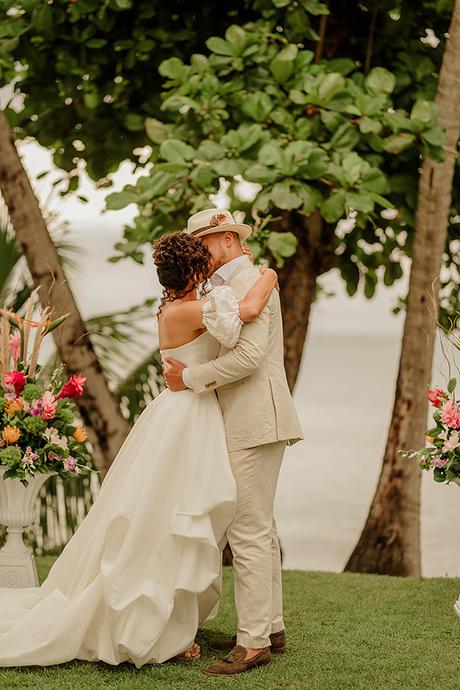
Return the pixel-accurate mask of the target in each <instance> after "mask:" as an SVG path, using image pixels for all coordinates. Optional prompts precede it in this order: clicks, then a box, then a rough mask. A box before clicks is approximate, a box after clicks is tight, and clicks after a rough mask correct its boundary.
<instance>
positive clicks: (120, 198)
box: [105, 191, 139, 211]
mask: <svg viewBox="0 0 460 690" xmlns="http://www.w3.org/2000/svg"><path fill="white" fill-rule="evenodd" d="M138 199H139V195H138V194H136V193H135V192H134V191H130V192H113V193H112V194H109V195H108V196H107V197H106V199H105V205H106V208H107V210H109V211H119V210H120V209H121V208H125V207H126V206H128V205H129V204H137V201H138Z"/></svg>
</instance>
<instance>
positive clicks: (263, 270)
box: [259, 266, 280, 292]
mask: <svg viewBox="0 0 460 690" xmlns="http://www.w3.org/2000/svg"><path fill="white" fill-rule="evenodd" d="M267 271H270V273H273V275H274V276H275V278H276V283H275V288H276V289H277V290H278V292H279V291H280V284H279V282H278V274H277V272H276V271H274V270H273V268H268V266H259V273H261V274H262V275H263V274H264V273H267Z"/></svg>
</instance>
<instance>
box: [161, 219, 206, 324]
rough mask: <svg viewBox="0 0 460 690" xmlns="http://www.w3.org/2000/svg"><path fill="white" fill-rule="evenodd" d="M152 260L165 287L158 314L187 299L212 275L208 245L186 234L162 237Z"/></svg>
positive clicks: (175, 233)
mask: <svg viewBox="0 0 460 690" xmlns="http://www.w3.org/2000/svg"><path fill="white" fill-rule="evenodd" d="M152 256H153V261H154V263H155V266H156V268H157V273H158V280H159V281H160V283H161V285H162V286H163V298H162V300H161V304H160V308H159V310H158V314H159V313H160V312H161V308H162V307H163V306H164V305H165V304H166V302H171V301H172V300H175V299H180V298H181V297H184V296H185V295H186V294H187V293H188V292H190V291H191V290H194V289H195V288H197V287H198V285H199V284H200V283H201V282H203V281H205V280H207V279H208V278H209V276H210V275H211V273H212V270H211V254H210V253H209V250H208V248H207V247H206V245H205V244H203V242H201V240H199V239H197V238H196V237H191V236H190V235H187V234H185V233H184V232H174V233H171V234H169V235H164V236H163V237H160V239H159V240H157V241H156V242H155V243H154V245H153V254H152Z"/></svg>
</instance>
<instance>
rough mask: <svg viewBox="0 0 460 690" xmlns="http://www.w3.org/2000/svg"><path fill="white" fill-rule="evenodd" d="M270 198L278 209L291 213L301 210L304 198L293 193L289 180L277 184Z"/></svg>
mask: <svg viewBox="0 0 460 690" xmlns="http://www.w3.org/2000/svg"><path fill="white" fill-rule="evenodd" d="M270 197H271V199H272V201H273V203H274V204H275V206H276V207H277V208H281V209H283V210H286V211H289V210H291V209H294V208H299V206H300V205H301V204H302V197H301V196H300V195H299V194H297V193H295V192H293V191H292V189H291V184H290V181H289V180H288V179H286V180H282V181H281V182H277V183H276V184H274V185H273V188H272V190H271V192H270Z"/></svg>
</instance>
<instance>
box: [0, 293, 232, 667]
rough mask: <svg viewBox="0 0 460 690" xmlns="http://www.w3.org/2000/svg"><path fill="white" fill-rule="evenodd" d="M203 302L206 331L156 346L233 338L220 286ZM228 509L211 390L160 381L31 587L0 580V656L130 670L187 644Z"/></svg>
mask: <svg viewBox="0 0 460 690" xmlns="http://www.w3.org/2000/svg"><path fill="white" fill-rule="evenodd" d="M204 311H205V313H204V319H203V320H204V323H205V324H206V325H207V327H208V331H206V332H204V333H202V334H201V335H200V336H199V337H198V338H196V340H194V341H192V342H190V343H187V344H186V345H183V346H181V347H178V348H174V349H170V350H164V351H163V354H168V355H171V356H173V357H176V358H177V359H180V360H181V361H183V362H184V363H185V364H187V365H191V364H196V363H201V362H206V361H208V360H210V359H213V358H215V357H216V355H217V351H218V348H219V342H218V340H220V341H221V342H225V343H227V344H228V345H229V346H232V344H235V342H236V340H237V339H238V336H239V331H240V328H241V321H240V320H239V311H238V303H237V301H236V298H235V296H234V293H233V292H232V291H231V290H230V288H228V287H220V288H216V289H215V290H214V291H213V292H212V293H210V296H209V299H208V302H207V303H206V304H205V310H204ZM211 332H212V333H213V335H214V336H215V337H213V336H212V335H211ZM216 338H217V339H218V340H217V339H216ZM234 508H235V483H234V479H233V475H232V472H231V469H230V464H229V460H228V454H227V447H226V442H225V432H224V425H223V420H222V415H221V410H220V407H219V405H218V402H217V398H216V395H215V393H214V392H209V393H205V394H203V395H200V396H198V395H196V394H195V393H193V392H192V391H189V390H186V391H181V392H179V393H172V392H171V391H169V390H164V391H163V392H162V393H161V394H160V395H159V396H158V397H157V398H155V400H153V401H152V402H151V403H150V404H149V405H148V406H147V407H146V408H145V410H144V411H143V412H142V414H141V415H140V417H139V418H138V420H137V422H136V423H135V425H134V426H133V428H132V430H131V432H130V434H129V436H128V437H127V439H126V441H125V442H124V444H123V446H122V447H121V449H120V451H119V452H118V454H117V456H116V458H115V460H114V462H113V464H112V465H111V467H110V470H109V471H108V473H107V475H106V477H105V479H104V481H103V484H102V486H101V489H100V491H99V493H98V495H97V497H96V500H95V502H94V504H93V506H92V507H91V509H90V511H89V513H88V515H87V516H86V517H85V519H84V520H83V522H82V523H81V525H80V527H79V528H78V529H77V531H76V532H75V534H74V535H73V537H72V538H71V539H70V541H69V542H68V543H67V545H66V546H65V548H64V550H63V551H62V553H61V555H60V556H59V558H58V559H57V560H56V561H55V562H54V564H53V566H52V568H51V570H50V572H49V574H48V577H47V578H46V580H45V581H44V582H43V584H42V585H41V587H28V588H23V589H13V588H1V589H0V666H3V667H5V666H28V665H40V666H47V665H50V664H59V663H62V662H65V661H69V660H71V659H85V660H89V661H98V660H101V661H105V662H107V663H109V664H119V663H121V662H123V661H129V662H131V663H133V664H135V665H136V667H137V668H139V667H141V666H142V665H143V664H146V663H155V662H162V661H165V660H166V659H169V658H171V657H173V656H175V655H176V654H180V653H181V652H183V651H185V650H186V649H188V648H189V647H190V646H191V645H192V644H193V641H194V638H195V633H196V630H197V627H198V625H199V624H200V623H202V622H203V621H204V620H206V619H207V618H210V617H212V616H213V615H215V614H216V612H217V605H218V602H219V597H220V567H221V551H220V549H221V547H222V546H223V543H224V541H225V539H224V537H225V532H226V529H227V527H228V525H229V524H230V522H231V520H232V518H233V514H234Z"/></svg>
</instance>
